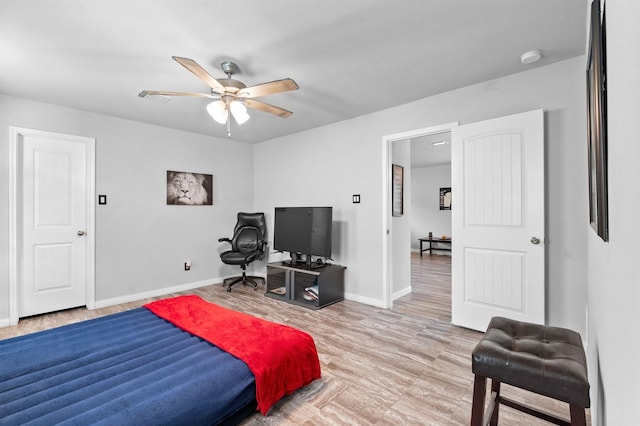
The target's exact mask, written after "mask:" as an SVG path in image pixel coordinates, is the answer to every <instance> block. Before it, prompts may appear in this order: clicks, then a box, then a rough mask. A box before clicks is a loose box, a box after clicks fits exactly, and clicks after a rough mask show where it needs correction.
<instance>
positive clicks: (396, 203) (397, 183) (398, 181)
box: [391, 164, 404, 216]
mask: <svg viewBox="0 0 640 426" xmlns="http://www.w3.org/2000/svg"><path fill="white" fill-rule="evenodd" d="M403 198H404V167H402V166H400V165H398V164H392V165H391V214H392V216H402V215H403V214H404V200H403Z"/></svg>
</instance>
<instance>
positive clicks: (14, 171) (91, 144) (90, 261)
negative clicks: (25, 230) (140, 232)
mask: <svg viewBox="0 0 640 426" xmlns="http://www.w3.org/2000/svg"><path fill="white" fill-rule="evenodd" d="M24 136H45V137H47V138H52V139H64V140H72V141H77V142H80V143H84V144H86V147H87V151H86V158H85V160H86V165H87V174H86V182H87V194H86V196H87V197H86V203H87V204H86V212H87V218H86V220H87V226H86V230H87V233H86V238H87V265H86V278H87V279H86V283H85V286H86V288H85V290H86V292H85V302H86V306H87V308H89V309H93V308H95V251H96V250H95V203H94V199H95V193H96V188H95V181H96V179H95V163H96V159H95V144H96V140H95V138H90V137H86V136H75V135H67V134H63V133H57V132H48V131H44V130H34V129H28V128H22V127H14V126H10V127H9V325H16V324H18V321H19V313H18V294H19V288H18V281H19V280H20V279H21V278H20V274H19V270H20V269H19V268H20V265H21V264H22V257H21V255H20V253H21V250H22V238H21V234H22V232H21V230H22V223H21V222H22V217H23V212H22V207H23V206H22V201H21V198H22V190H21V189H20V188H21V184H22V180H21V176H20V172H21V170H22V164H21V162H20V161H21V158H20V153H21V150H20V146H19V144H20V139H21V138H22V137H24Z"/></svg>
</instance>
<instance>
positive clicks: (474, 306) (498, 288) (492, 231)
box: [451, 110, 545, 331]
mask: <svg viewBox="0 0 640 426" xmlns="http://www.w3.org/2000/svg"><path fill="white" fill-rule="evenodd" d="M451 151H452V163H451V166H452V187H453V188H452V196H453V204H452V228H453V235H455V241H454V244H453V247H452V256H453V258H452V262H453V263H452V288H451V298H452V305H451V317H452V322H453V323H454V324H456V325H461V326H463V327H467V328H471V329H475V330H480V331H484V330H486V327H487V325H488V323H489V320H490V319H491V317H493V316H505V317H509V318H513V319H516V320H520V321H529V322H535V323H540V324H543V323H544V319H545V242H544V235H545V222H544V120H543V111H542V110H536V111H530V112H526V113H522V114H515V115H511V116H507V117H501V118H496V119H493V120H488V121H483V122H478V123H472V124H468V125H464V126H459V127H457V128H455V129H454V130H453V133H452V146H451Z"/></svg>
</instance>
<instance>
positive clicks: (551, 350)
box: [471, 317, 589, 426]
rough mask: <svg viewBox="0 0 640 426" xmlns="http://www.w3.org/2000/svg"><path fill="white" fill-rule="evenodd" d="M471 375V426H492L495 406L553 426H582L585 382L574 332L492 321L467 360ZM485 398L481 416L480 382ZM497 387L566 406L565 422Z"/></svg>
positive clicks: (586, 400)
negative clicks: (488, 385) (488, 394)
mask: <svg viewBox="0 0 640 426" xmlns="http://www.w3.org/2000/svg"><path fill="white" fill-rule="evenodd" d="M471 362H472V370H473V374H474V375H475V381H474V390H473V407H472V413H471V425H472V426H476V425H484V424H487V422H489V421H490V424H492V425H496V424H497V423H498V407H499V405H500V404H503V405H506V406H509V407H512V408H515V409H517V410H520V411H523V412H525V413H527V414H531V415H534V416H536V417H538V418H541V419H544V420H546V421H549V422H551V423H555V424H559V425H569V424H571V425H584V424H586V419H585V409H586V408H588V407H589V381H588V380H587V362H586V357H585V354H584V348H583V346H582V339H581V338H580V335H579V334H578V333H576V332H575V331H572V330H568V329H565V328H560V327H549V326H544V325H538V324H531V323H526V322H520V321H515V320H511V319H508V318H502V317H494V318H492V319H491V322H490V323H489V326H488V328H487V331H486V333H485V335H484V337H483V338H482V340H480V342H479V343H478V345H477V346H476V347H475V349H474V350H473V353H472V357H471ZM487 378H489V379H491V400H490V404H489V408H488V409H487V418H484V402H485V401H484V400H485V394H486V380H487ZM500 383H506V384H509V385H512V386H515V387H519V388H522V389H526V390H528V391H531V392H535V393H537V394H541V395H545V396H548V397H551V398H554V399H557V400H560V401H564V402H567V403H568V404H569V408H570V414H571V423H569V422H567V421H565V420H562V419H559V418H557V417H555V416H552V415H550V414H547V413H544V412H541V411H538V410H535V409H533V408H531V407H528V406H525V405H523V404H519V403H517V402H515V401H512V400H510V399H508V398H505V397H503V396H501V395H500Z"/></svg>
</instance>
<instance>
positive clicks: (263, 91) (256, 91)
mask: <svg viewBox="0 0 640 426" xmlns="http://www.w3.org/2000/svg"><path fill="white" fill-rule="evenodd" d="M299 88H300V87H299V86H298V84H297V83H296V82H295V81H293V80H291V79H290V78H285V79H282V80H276V81H271V82H269V83H262V84H258V85H255V86H251V87H245V88H244V89H241V90H240V91H239V92H238V93H237V96H238V97H240V98H259V97H260V96H266V95H271V94H274V93H282V92H289V91H291V90H298V89H299Z"/></svg>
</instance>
